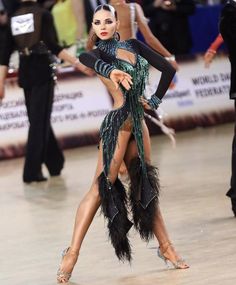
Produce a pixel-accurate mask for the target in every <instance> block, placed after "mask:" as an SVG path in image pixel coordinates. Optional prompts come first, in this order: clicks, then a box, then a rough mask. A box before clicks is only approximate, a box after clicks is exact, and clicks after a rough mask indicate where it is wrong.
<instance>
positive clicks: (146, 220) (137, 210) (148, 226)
mask: <svg viewBox="0 0 236 285" xmlns="http://www.w3.org/2000/svg"><path fill="white" fill-rule="evenodd" d="M145 172H146V173H145ZM145 172H144V171H143V169H142V165H141V161H140V159H139V158H135V159H133V161H132V162H131V164H130V167H129V175H130V204H131V210H132V213H133V220H134V226H135V228H136V229H137V230H138V231H139V233H140V236H141V238H142V239H143V240H145V241H147V242H148V241H149V240H150V239H151V238H153V227H154V220H155V215H156V213H157V206H158V197H159V190H160V186H159V179H158V170H157V168H156V167H154V166H152V165H150V164H147V163H146V171H145Z"/></svg>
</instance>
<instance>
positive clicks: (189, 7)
mask: <svg viewBox="0 0 236 285" xmlns="http://www.w3.org/2000/svg"><path fill="white" fill-rule="evenodd" d="M195 8H196V6H195V3H194V1H193V0H182V1H180V2H177V1H176V10H175V11H174V12H176V13H177V14H178V15H186V16H187V15H192V14H193V13H194V12H195Z"/></svg>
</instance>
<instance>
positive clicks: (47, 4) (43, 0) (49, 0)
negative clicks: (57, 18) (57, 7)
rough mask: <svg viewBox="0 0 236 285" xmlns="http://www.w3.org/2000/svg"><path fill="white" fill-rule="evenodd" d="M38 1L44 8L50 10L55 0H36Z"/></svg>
mask: <svg viewBox="0 0 236 285" xmlns="http://www.w3.org/2000/svg"><path fill="white" fill-rule="evenodd" d="M38 3H39V4H41V6H43V7H44V8H45V9H48V10H51V9H52V7H53V5H54V4H55V3H56V0H38Z"/></svg>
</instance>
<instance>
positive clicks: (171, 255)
mask: <svg viewBox="0 0 236 285" xmlns="http://www.w3.org/2000/svg"><path fill="white" fill-rule="evenodd" d="M143 142H144V152H145V161H147V162H148V163H150V162H151V159H150V157H151V144H150V136H149V132H148V129H147V126H146V124H145V123H143ZM137 155H138V152H137V147H136V142H135V141H131V142H130V143H129V145H128V147H127V151H126V153H125V163H126V165H127V167H129V164H130V162H131V161H132V159H133V158H135V157H137ZM154 223H155V224H154V229H153V232H154V235H155V236H156V238H157V240H158V243H159V245H160V250H161V253H162V254H163V255H164V256H165V257H166V258H167V259H168V260H170V261H172V262H174V263H176V262H177V261H178V260H180V257H179V255H178V254H177V252H176V251H175V249H174V247H173V246H172V245H171V242H170V238H169V235H168V232H167V229H166V226H165V223H164V220H163V217H162V214H161V210H160V207H159V206H158V207H157V211H156V215H155V222H154ZM181 268H183V269H184V268H188V265H187V264H185V263H182V265H181Z"/></svg>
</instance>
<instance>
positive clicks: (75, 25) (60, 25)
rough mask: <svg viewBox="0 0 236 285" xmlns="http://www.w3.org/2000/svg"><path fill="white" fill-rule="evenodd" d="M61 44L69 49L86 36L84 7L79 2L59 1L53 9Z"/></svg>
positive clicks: (76, 0) (73, 0)
mask: <svg viewBox="0 0 236 285" xmlns="http://www.w3.org/2000/svg"><path fill="white" fill-rule="evenodd" d="M52 15H53V18H54V22H55V26H56V30H57V34H58V38H59V42H60V44H61V45H62V46H64V47H68V46H71V45H73V44H75V43H76V41H77V40H80V39H81V38H82V37H83V36H84V32H85V23H84V22H85V20H84V6H83V2H82V1H78V0H57V1H56V4H55V5H54V6H53V8H52Z"/></svg>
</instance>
